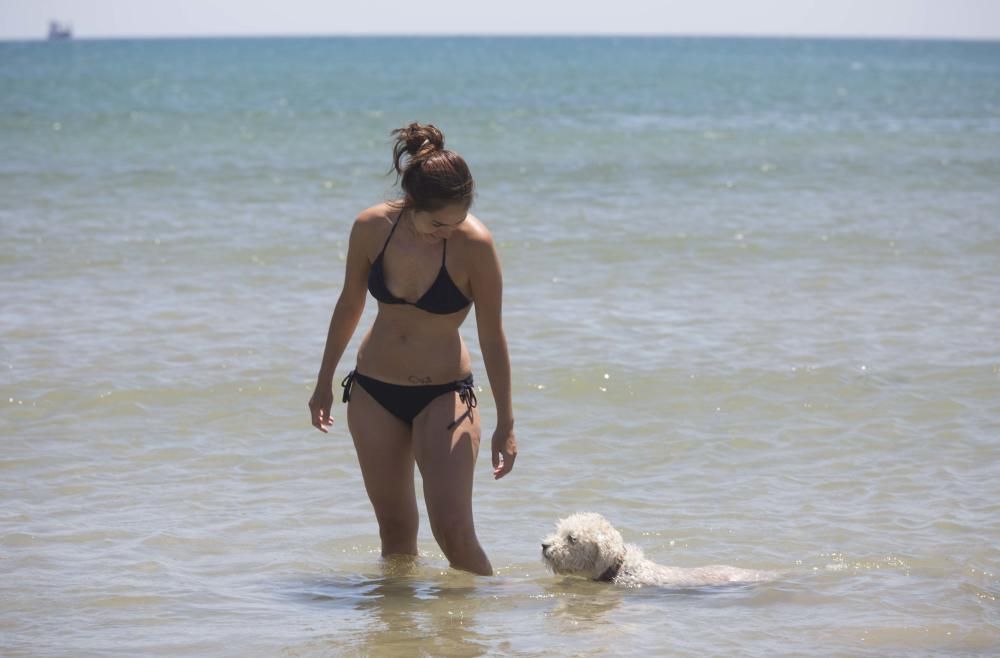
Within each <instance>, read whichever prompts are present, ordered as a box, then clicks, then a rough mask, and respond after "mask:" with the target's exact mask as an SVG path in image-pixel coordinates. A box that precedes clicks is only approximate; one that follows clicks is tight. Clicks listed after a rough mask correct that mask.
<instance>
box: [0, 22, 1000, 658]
mask: <svg viewBox="0 0 1000 658" xmlns="http://www.w3.org/2000/svg"><path fill="white" fill-rule="evenodd" d="M998 80H1000V44H997V43H972V42H970V43H952V42H921V41H899V42H895V41H822V40H731V39H640V38H636V39H611V38H608V39H589V38H579V39H575V38H574V39H542V38H498V39H486V38H474V39H473V38H469V39H462V38H455V39H445V38H413V39H403V38H399V39H388V38H387V39H377V38H358V39H289V40H282V39H260V40H162V41H106V42H86V41H81V42H71V43H59V44H42V43H3V44H0V147H2V152H3V157H2V158H0V197H2V199H3V203H2V204H0V244H2V248H0V300H2V302H0V303H2V306H0V308H2V313H0V371H2V372H3V376H2V378H0V410H2V411H0V436H2V437H3V438H2V445H3V450H2V452H0V496H2V498H0V500H2V501H3V504H2V505H0V648H2V653H4V654H5V655H13V656H20V655H24V656H28V655H30V656H86V655H101V656H107V655H185V656H186V655H234V656H235V655H239V656H246V655H260V656H273V655H287V656H297V655H305V656H312V655H413V654H414V653H423V654H427V655H564V654H571V655H608V654H612V655H632V654H637V653H640V652H642V653H646V654H652V655H691V656H701V655H706V654H708V655H759V656H771V655H782V654H784V655H818V656H827V655H901V654H906V655H942V654H944V655H947V654H961V655H977V654H978V655H992V654H995V653H996V651H997V650H998V648H1000V608H998V607H997V596H998V595H1000V576H998V573H1000V556H998V553H997V547H998V545H1000V503H998V502H997V501H998V500H1000V485H998V484H997V482H1000V466H998V464H1000V459H998V457H1000V448H998V440H1000V402H998V400H1000V344H998V339H997V329H996V327H998V326H1000V303H998V302H1000V267H998V263H1000V185H998V183H997V181H1000V85H998V84H997V81H998ZM412 120H420V121H426V122H433V123H435V124H437V125H438V126H440V127H441V128H442V129H443V130H444V132H445V134H446V137H447V141H448V145H449V146H451V147H453V148H455V149H457V150H458V151H460V152H461V153H462V154H463V155H464V156H465V157H466V158H467V160H468V161H469V163H470V165H471V166H472V169H473V173H474V174H475V176H476V179H477V183H478V189H479V196H478V198H477V200H476V205H475V208H474V212H475V213H476V214H477V216H479V217H480V218H481V219H482V220H483V221H484V222H486V224H487V225H488V226H489V227H490V228H491V230H492V231H493V233H494V236H495V237H496V239H497V242H498V245H499V249H500V252H501V257H502V259H503V262H504V274H505V283H506V289H505V293H506V294H505V318H506V329H507V334H508V339H509V342H510V348H511V353H512V359H513V366H514V373H513V374H514V385H515V389H514V391H515V412H516V415H517V418H518V436H519V440H520V444H521V445H520V448H521V455H520V456H519V459H518V462H517V467H516V469H515V471H514V473H513V474H512V475H511V476H510V477H508V478H506V479H505V480H503V481H501V482H494V481H493V480H492V478H491V477H490V467H489V461H488V459H484V460H481V463H480V465H479V472H478V475H477V488H476V496H475V506H476V511H477V522H478V529H479V534H480V538H481V540H482V541H483V544H484V546H485V548H486V549H487V552H488V553H489V555H490V557H491V559H492V561H493V564H494V566H496V567H497V568H498V575H497V576H496V577H493V578H474V577H471V576H468V575H465V574H461V573H457V572H454V571H451V570H449V569H448V568H447V563H446V561H445V560H444V559H443V557H442V556H441V555H440V552H439V550H438V548H437V546H436V545H435V544H434V542H433V540H432V539H431V537H430V533H429V532H428V531H427V529H426V524H425V525H424V527H423V529H422V534H421V539H420V548H421V551H422V553H423V556H422V558H421V560H420V562H419V564H418V565H416V567H414V568H413V569H411V570H400V569H398V568H396V567H395V566H393V565H383V564H382V563H381V562H380V559H379V557H378V538H377V528H376V527H375V524H374V519H373V518H372V514H371V511H370V508H369V505H368V502H367V500H366V499H365V496H364V493H363V488H362V484H361V479H360V473H359V472H358V469H357V464H356V460H355V457H354V451H353V446H352V445H351V441H350V439H349V437H348V436H347V434H346V427H345V423H344V422H343V413H342V408H335V410H334V414H335V418H337V419H338V424H337V426H336V429H335V431H334V433H333V434H331V435H329V436H327V435H322V434H320V433H318V432H316V431H315V430H313V429H312V428H311V427H310V426H309V422H308V415H307V412H306V407H305V402H306V400H307V399H308V397H309V394H310V392H311V390H312V382H313V380H314V377H315V371H316V369H317V367H318V361H319V357H320V353H321V351H322V343H323V339H324V337H325V331H326V325H327V322H328V319H329V313H330V311H331V309H332V305H333V303H334V302H335V300H336V296H337V293H338V289H339V285H340V280H341V276H342V269H343V258H344V253H345V249H346V239H347V231H348V229H349V226H350V222H351V220H352V218H353V217H354V216H355V215H356V214H357V212H358V211H359V210H361V209H362V208H364V207H366V206H368V205H371V204H373V203H375V202H377V201H380V200H382V199H386V198H391V197H392V196H393V194H394V193H393V190H392V178H391V177H388V176H386V175H385V172H386V171H387V170H388V168H389V164H390V158H389V156H390V143H389V134H388V133H389V130H391V129H392V128H394V127H398V126H400V125H403V124H405V123H407V122H409V121H412ZM374 310H375V309H374V304H373V303H371V302H369V307H368V309H366V317H365V319H364V320H363V324H367V323H370V321H371V318H372V317H373V313H374ZM463 334H464V335H465V337H466V339H467V342H468V343H469V345H470V348H472V350H473V353H474V357H475V360H476V362H477V366H476V374H477V382H478V383H479V384H480V385H481V386H482V387H483V390H482V391H481V393H480V400H481V401H482V406H481V409H482V413H483V419H484V426H489V425H490V424H491V423H492V420H493V408H492V402H491V400H490V394H489V388H488V385H487V384H488V382H487V381H486V377H485V372H484V371H483V368H482V365H481V362H480V361H479V358H478V347H477V345H476V341H475V336H476V334H475V328H474V324H473V322H472V318H470V321H469V323H468V324H467V325H466V326H465V327H464V328H463ZM356 341H357V337H356V339H355V341H354V342H353V343H352V346H351V347H350V348H349V349H348V352H347V355H345V362H344V363H342V364H341V366H342V367H341V369H340V370H341V372H346V370H347V368H348V367H349V365H350V363H351V362H352V361H353V354H354V349H355V347H356V344H357V342H356ZM338 412H339V413H338ZM578 510H590V511H598V512H601V513H603V514H604V515H605V516H607V517H608V518H609V519H611V520H612V521H613V522H614V523H615V524H616V525H617V526H618V527H619V528H620V529H621V530H622V532H623V534H624V535H625V538H626V540H627V541H630V542H634V543H636V544H639V545H640V546H642V548H643V549H644V550H645V552H646V554H647V556H649V557H650V558H652V559H654V560H656V561H658V562H662V563H665V564H677V565H682V566H697V565H703V564H713V563H725V564H735V565H738V566H743V567H748V568H758V569H772V570H776V571H780V572H781V573H782V574H783V575H782V578H781V579H779V580H778V581H777V582H775V583H770V584H765V585H761V586H758V587H754V588H749V589H738V590H725V591H697V592H690V591H687V592H684V591H681V592H678V591H656V590H649V589H643V590H638V591H633V590H628V591H622V590H616V589H613V588H608V587H605V586H602V585H597V584H592V583H587V582H582V581H574V580H570V579H564V578H561V577H554V576H552V575H551V574H549V573H548V572H547V571H546V570H545V569H544V567H543V565H542V564H541V561H540V556H539V550H538V541H539V539H540V538H541V537H542V536H543V535H545V534H547V533H548V532H549V531H550V529H551V527H552V525H553V523H554V522H555V521H556V519H558V518H560V517H562V516H566V515H568V514H569V513H571V512H574V511H578ZM424 518H426V516H424Z"/></svg>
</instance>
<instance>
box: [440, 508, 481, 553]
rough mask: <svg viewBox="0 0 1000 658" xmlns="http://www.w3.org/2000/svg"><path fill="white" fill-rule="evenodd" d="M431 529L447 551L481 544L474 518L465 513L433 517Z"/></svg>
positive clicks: (460, 549) (442, 547)
mask: <svg viewBox="0 0 1000 658" xmlns="http://www.w3.org/2000/svg"><path fill="white" fill-rule="evenodd" d="M431 531H432V532H433V533H434V538H435V539H436V540H437V542H438V544H440V545H441V549H442V550H443V551H445V553H449V552H451V551H462V550H463V549H465V548H466V547H470V546H478V545H479V541H478V540H477V539H476V528H475V525H474V524H473V522H472V519H471V518H468V517H466V516H465V515H461V514H455V515H442V516H438V517H437V518H432V519H431Z"/></svg>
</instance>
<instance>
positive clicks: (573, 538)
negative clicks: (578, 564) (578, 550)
mask: <svg viewBox="0 0 1000 658" xmlns="http://www.w3.org/2000/svg"><path fill="white" fill-rule="evenodd" d="M566 541H568V542H569V543H571V544H575V543H576V535H566Z"/></svg>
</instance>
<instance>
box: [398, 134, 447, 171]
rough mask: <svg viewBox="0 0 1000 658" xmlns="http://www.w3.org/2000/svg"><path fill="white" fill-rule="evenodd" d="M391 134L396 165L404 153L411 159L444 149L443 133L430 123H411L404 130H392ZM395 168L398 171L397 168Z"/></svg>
mask: <svg viewBox="0 0 1000 658" xmlns="http://www.w3.org/2000/svg"><path fill="white" fill-rule="evenodd" d="M392 134H393V135H394V136H395V137H396V146H395V148H394V149H393V156H394V158H393V159H394V160H395V161H396V163H397V165H398V163H399V159H400V158H401V157H402V156H403V154H404V153H405V154H406V155H408V156H410V158H411V159H412V158H416V157H420V156H421V155H429V154H430V153H433V152H434V151H440V150H442V149H443V148H444V133H442V132H441V131H440V130H438V128H437V126H435V125H434V124H431V123H428V124H426V125H425V124H420V123H411V124H410V125H408V126H406V127H405V128H397V129H396V130H393V131H392ZM396 168H397V170H398V169H399V167H398V166H397V167H396Z"/></svg>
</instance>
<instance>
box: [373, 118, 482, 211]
mask: <svg viewBox="0 0 1000 658" xmlns="http://www.w3.org/2000/svg"><path fill="white" fill-rule="evenodd" d="M392 136H393V137H395V138H396V140H395V143H394V144H393V147H392V169H390V170H389V171H390V172H392V171H393V170H395V171H396V176H397V180H398V182H399V183H400V187H402V189H403V192H405V193H406V202H405V203H406V204H407V205H411V206H413V207H415V208H417V209H418V210H427V209H432V208H436V207H440V206H442V205H444V204H447V203H463V204H465V205H466V206H469V205H470V204H471V203H472V198H473V195H474V193H475V183H474V181H473V180H472V174H471V172H470V171H469V166H468V165H467V164H466V163H465V160H463V159H462V156H460V155H459V154H457V153H455V152H454V151H448V150H446V149H445V148H444V133H442V132H441V131H440V130H438V129H437V127H436V126H434V125H433V124H430V123H428V124H420V123H411V124H410V125H408V126H406V127H404V128H397V129H396V130H393V131H392Z"/></svg>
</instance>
